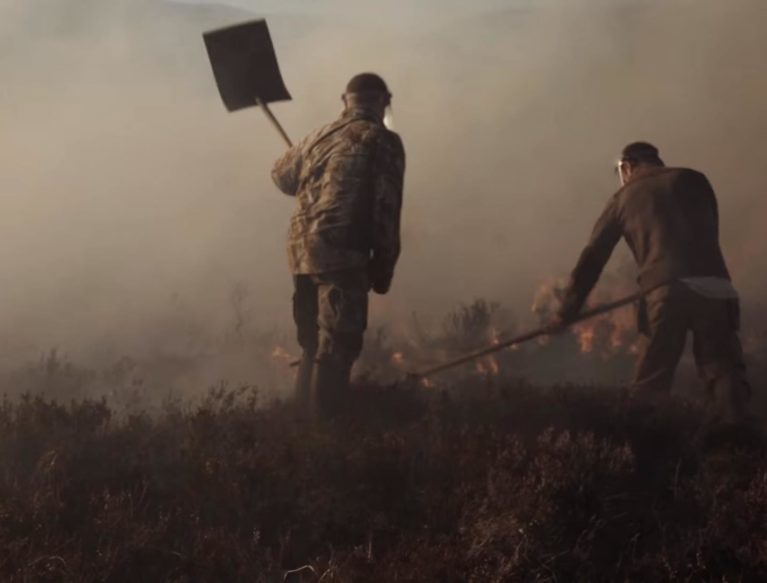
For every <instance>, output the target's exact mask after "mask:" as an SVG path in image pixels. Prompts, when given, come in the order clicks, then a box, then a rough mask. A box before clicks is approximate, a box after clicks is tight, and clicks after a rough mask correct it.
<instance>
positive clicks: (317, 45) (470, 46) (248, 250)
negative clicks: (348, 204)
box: [0, 0, 767, 354]
mask: <svg viewBox="0 0 767 583" xmlns="http://www.w3.org/2000/svg"><path fill="white" fill-rule="evenodd" d="M239 6H240V9H237V8H233V7H231V6H230V7H225V6H222V5H216V6H192V5H189V4H187V5H184V4H177V3H176V4H173V3H169V2H165V1H164V0H67V1H66V2H61V0H23V1H19V0H0V78H2V79H3V83H2V85H0V281H1V282H2V289H0V295H1V297H2V311H0V328H1V329H2V330H3V333H2V334H1V335H0V341H1V342H2V344H1V345H0V348H4V352H3V353H4V354H11V353H12V352H13V350H16V351H17V352H19V353H22V352H25V351H26V352H29V351H34V350H37V349H38V348H39V347H41V346H46V345H59V346H64V347H68V348H70V350H71V351H72V352H74V353H76V354H77V353H89V352H93V351H94V350H103V351H107V350H114V351H120V350H128V351H133V350H149V349H152V348H153V347H155V346H165V345H167V344H170V345H173V343H174V342H176V340H175V339H177V338H178V337H179V336H183V335H190V334H194V333H198V332H200V333H201V332H207V333H210V334H212V335H216V334H220V333H221V331H222V330H223V329H225V327H226V326H227V325H228V323H229V321H230V319H231V308H230V300H229V297H230V293H231V290H232V289H233V288H234V287H235V286H236V285H237V284H238V283H244V284H246V285H247V286H248V289H249V290H250V298H249V301H250V302H251V307H252V313H253V317H254V319H256V320H257V322H258V324H259V325H260V326H263V327H271V326H280V327H288V326H289V321H290V309H289V301H290V277H289V274H288V273H287V264H286V259H285V250H284V241H285V232H286V229H287V224H288V218H289V215H290V212H291V211H292V201H291V200H289V199H287V198H285V197H282V196H281V195H279V194H278V193H277V191H276V189H275V188H274V186H273V185H272V184H271V181H270V179H269V170H270V168H271V164H272V162H273V161H274V160H275V159H276V158H277V157H278V156H279V155H280V154H281V152H282V144H281V142H280V140H279V138H278V137H277V136H276V134H275V133H274V132H273V130H272V129H271V128H270V127H269V126H268V124H267V123H266V122H265V120H264V119H262V116H261V114H260V112H258V111H256V110H248V111H243V112H238V113H235V114H227V113H226V111H225V110H224V108H223V106H222V105H221V103H220V99H219V98H218V95H217V94H216V89H215V86H214V83H213V80H212V75H211V72H210V67H209V64H208V62H207V57H206V55H205V51H204V47H203V45H202V41H201V37H200V35H201V33H202V32H203V31H205V30H208V29H211V28H215V27H219V26H223V25H228V24H232V23H235V22H240V21H242V20H246V19H249V18H255V17H258V16H264V15H265V16H267V18H268V22H269V25H270V29H271V31H272V36H273V38H274V41H275V45H276V48H277V51H278V54H279V59H280V65H281V68H282V72H283V76H284V77H285V80H286V82H287V83H288V86H289V88H290V90H291V92H292V94H293V97H294V101H293V102H291V103H284V104H278V105H275V107H274V110H275V112H276V113H277V115H278V116H279V117H280V119H281V120H282V121H283V122H284V125H285V126H286V128H287V130H288V132H289V133H290V134H291V135H292V136H293V137H294V138H299V137H300V136H301V135H302V134H303V133H305V132H308V131H309V130H310V129H312V128H314V127H316V126H318V125H320V124H323V123H326V122H328V121H330V120H331V119H333V118H334V117H335V116H336V115H337V114H338V113H339V112H340V105H341V104H340V99H339V96H340V94H341V92H342V90H343V86H344V85H345V83H346V81H347V80H348V78H349V77H351V76H352V75H353V74H355V73H357V72H359V71H362V70H375V71H378V72H380V73H381V74H382V75H384V77H385V78H386V79H387V81H388V82H389V84H390V86H391V87H392V90H393V93H394V109H395V118H396V124H397V129H398V131H399V132H400V133H401V134H402V137H403V139H404V142H405V147H406V150H407V155H408V171H407V177H406V193H405V208H404V223H403V244H404V251H403V256H402V260H401V264H400V266H399V269H398V272H397V276H396V280H395V285H394V288H393V290H392V293H391V295H390V296H387V297H386V298H376V300H375V302H374V304H373V312H374V320H373V321H374V323H376V324H379V323H384V322H390V321H400V320H402V319H405V318H407V317H409V315H410V313H411V312H412V311H417V312H419V313H420V314H423V316H424V318H428V317H429V315H433V316H434V317H437V316H438V315H439V314H441V313H442V312H443V311H444V310H446V309H448V308H449V307H450V306H453V305H455V304H456V303H457V302H459V301H470V300H471V299H473V298H475V297H487V298H489V299H495V300H499V301H502V302H504V303H506V304H508V305H510V306H511V307H512V308H513V309H515V310H516V311H518V312H519V313H520V314H527V312H528V310H529V305H530V302H531V301H532V298H533V296H534V293H535V289H536V288H537V286H538V284H539V283H540V282H541V281H543V280H545V279H547V278H551V277H557V276H561V275H565V274H566V273H567V272H568V271H569V270H570V268H571V267H572V264H573V263H574V262H575V259H576V257H577V255H578V253H579V251H580V248H581V246H582V245H583V243H584V242H585V240H586V237H587V236H588V233H589V231H590V229H591V225H592V223H593V221H594V219H595V218H596V216H597V214H598V213H599V212H600V211H601V209H602V207H603V205H604V203H605V201H606V200H607V198H608V197H609V196H610V194H612V192H613V191H614V190H615V189H616V181H615V176H614V175H613V173H612V169H611V163H612V161H613V159H614V157H615V155H616V153H617V152H618V151H619V150H620V148H621V147H622V146H623V145H625V143H627V142H629V141H633V140H637V139H646V140H651V141H654V142H656V143H657V145H658V146H659V147H660V148H661V150H662V153H663V155H664V158H665V159H666V161H667V162H668V163H669V164H673V165H687V166H692V167H695V168H699V169H701V170H703V171H705V172H706V173H707V174H708V175H709V177H710V178H711V180H712V182H713V183H714V186H715V187H716V189H717V192H718V194H719V198H720V205H721V209H722V239H723V244H724V248H725V253H726V255H727V256H728V259H729V261H730V263H731V266H732V268H733V272H734V274H735V277H736V283H737V284H738V286H739V287H740V288H741V290H742V292H743V295H744V299H746V301H748V302H755V301H758V300H760V299H761V297H762V294H763V292H764V290H765V287H767V286H766V285H765V284H767V276H765V275H764V273H763V272H762V270H761V269H757V268H755V266H759V265H764V264H765V260H767V251H766V249H767V235H766V234H765V230H764V227H763V224H762V223H763V220H764V216H765V211H766V210H767V207H766V205H765V202H764V201H765V196H764V193H763V189H764V187H763V178H762V171H761V166H762V159H763V158H764V153H765V147H764V136H765V135H767V118H766V117H765V115H764V103H766V102H767V86H766V84H765V79H767V63H766V62H765V59H764V55H765V54H767V39H766V38H765V35H764V34H763V30H762V27H763V22H764V18H765V16H766V15H765V6H766V4H765V3H764V1H763V0H732V1H729V2H722V1H721V0H697V1H694V2H693V1H686V0H614V1H610V0H578V1H577V2H573V1H572V0H539V1H535V2H534V1H532V0H528V1H521V0H520V1H519V2H512V1H508V2H500V1H498V2H490V1H477V0H472V1H466V2H458V1H457V0H452V1H446V0H428V1H420V2H415V1H409V2H408V1H405V0H395V1H393V2H387V3H385V6H384V7H381V6H380V4H379V3H375V4H373V3H369V2H359V1H353V0H338V1H332V2H325V1H323V0H304V1H290V0H269V1H258V2H256V1H255V0H241V1H240V2H239ZM244 8H247V9H248V10H243V9H244ZM620 256H623V257H624V260H625V251H622V252H621V253H620V254H619V257H620ZM619 264H620V259H618V260H616V261H615V262H613V265H612V267H611V269H612V268H615V267H616V266H617V265H619Z"/></svg>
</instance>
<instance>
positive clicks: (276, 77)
mask: <svg viewBox="0 0 767 583" xmlns="http://www.w3.org/2000/svg"><path fill="white" fill-rule="evenodd" d="M202 36H203V39H204V40H205V47H206V49H207V50H208V57H209V58H210V64H211V66H212V67H213V75H214V77H215V78H216V85H218V91H219V93H220V94H221V99H222V100H223V102H224V106H225V107H226V109H227V111H237V110H239V109H244V108H246V107H253V106H259V107H260V108H261V110H262V111H263V112H264V114H265V115H266V117H267V119H268V120H269V122H270V123H271V124H272V125H273V126H274V128H275V129H276V130H277V132H278V133H279V134H280V136H281V137H282V139H283V140H285V143H286V144H287V145H288V147H290V146H292V145H293V143H292V142H291V141H290V138H289V137H288V134H287V133H286V132H285V130H284V129H283V127H282V125H281V124H280V122H279V121H277V118H276V117H275V116H274V114H273V113H272V110H271V109H269V103H273V102H275V101H289V100H290V99H291V97H290V93H288V90H287V88H286V87H285V83H284V82H283V80H282V75H281V74H280V67H279V65H278V64H277V55H276V54H275V52H274V45H273V44H272V38H271V36H270V35H269V29H268V28H267V26H266V21H265V20H256V21H254V22H246V23H245V24H238V25H236V26H230V27H228V28H222V29H219V30H213V31H210V32H206V33H205V34H203V35H202Z"/></svg>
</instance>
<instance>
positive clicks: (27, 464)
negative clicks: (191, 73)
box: [0, 378, 767, 582]
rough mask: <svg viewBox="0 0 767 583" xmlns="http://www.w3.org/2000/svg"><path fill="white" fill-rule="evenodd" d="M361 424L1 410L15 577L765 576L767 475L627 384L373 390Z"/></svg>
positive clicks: (233, 400)
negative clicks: (633, 395)
mask: <svg viewBox="0 0 767 583" xmlns="http://www.w3.org/2000/svg"><path fill="white" fill-rule="evenodd" d="M350 409H351V411H350V414H349V415H348V416H347V417H345V418H342V419H338V420H335V421H326V422H319V423H311V422H308V421H306V420H305V419H303V418H302V417H301V415H300V413H299V412H298V411H297V410H296V409H295V408H294V406H293V405H292V404H291V403H290V402H289V401H286V402H283V401H279V400H266V399H264V398H262V397H260V396H259V394H258V392H257V391H255V390H254V389H251V388H242V389H228V388H226V387H225V386H222V387H220V388H218V389H216V390H213V391H211V392H210V393H209V394H208V396H207V397H206V398H205V399H203V400H202V401H199V402H197V403H195V404H191V403H187V404H184V403H181V402H177V401H167V402H166V403H165V404H164V405H163V406H162V407H161V408H160V409H159V410H153V411H151V412H143V411H140V410H131V411H127V412H126V411H116V410H114V409H113V407H112V405H109V404H107V402H105V401H101V400H93V399H80V400H73V401H71V402H66V403H57V402H54V401H52V400H49V399H48V398H43V397H41V396H36V397H32V396H27V397H24V398H21V399H13V400H6V401H5V402H4V403H3V405H2V407H0V467H1V468H2V473H0V500H1V501H2V502H0V579H2V580H4V581H78V582H79V581H178V582H181V581H282V580H287V581H318V580H321V581H371V582H375V581H387V582H389V581H419V582H420V581H482V582H487V581H663V580H674V581H757V580H764V579H765V578H767V464H765V458H764V455H763V452H762V451H761V450H760V449H759V448H758V447H753V446H752V447H747V446H744V445H742V444H741V445H740V446H738V447H736V446H722V447H717V448H713V449H710V450H708V451H703V450H702V449H701V448H700V447H699V446H698V445H697V442H696V441H695V439H694V437H695V436H696V435H697V431H698V429H699V427H700V425H701V422H702V419H703V417H702V411H701V410H700V408H699V406H698V405H697V404H696V403H695V402H692V403H688V402H685V401H682V400H675V401H671V402H668V403H665V404H662V405H660V406H658V407H650V406H649V405H647V404H644V403H642V402H636V401H635V400H633V399H630V398H628V396H627V395H626V393H625V392H624V391H623V390H622V389H619V388H614V387H597V386H559V387H554V388H549V389H542V388H537V387H534V386H530V385H528V384H526V383H524V382H520V381H512V380H505V381H502V380H494V379H491V378H487V379H484V380H479V379H475V380H474V381H465V382H461V383H458V384H457V385H456V386H452V387H448V386H442V387H438V388H432V389H426V388H423V387H422V386H408V385H406V384H392V385H389V386H379V385H375V384H373V383H365V382H363V383H361V384H359V385H358V386H357V387H356V389H355V393H354V397H353V399H352V402H351V407H350Z"/></svg>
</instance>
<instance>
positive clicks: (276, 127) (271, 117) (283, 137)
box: [256, 97, 293, 148]
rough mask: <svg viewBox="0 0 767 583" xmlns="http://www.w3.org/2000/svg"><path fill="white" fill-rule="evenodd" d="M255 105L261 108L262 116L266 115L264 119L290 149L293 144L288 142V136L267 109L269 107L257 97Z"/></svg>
mask: <svg viewBox="0 0 767 583" xmlns="http://www.w3.org/2000/svg"><path fill="white" fill-rule="evenodd" d="M256 103H257V104H258V105H260V106H261V109H262V110H263V112H264V115H266V118H267V119H268V120H269V121H270V122H272V125H273V126H274V128H275V129H276V130H277V132H278V133H279V134H280V135H281V136H282V139H283V140H285V143H286V144H287V145H288V148H292V147H293V142H291V141H290V138H289V137H288V134H287V133H286V132H285V130H284V129H283V127H282V125H280V122H279V121H277V118H276V117H274V114H273V113H272V110H271V109H269V105H268V104H267V103H266V102H265V101H261V99H260V98H259V97H256Z"/></svg>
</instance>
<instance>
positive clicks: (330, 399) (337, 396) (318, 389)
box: [311, 360, 351, 419]
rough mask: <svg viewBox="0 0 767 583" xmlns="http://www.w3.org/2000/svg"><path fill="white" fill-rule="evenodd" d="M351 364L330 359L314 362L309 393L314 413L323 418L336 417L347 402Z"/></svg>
mask: <svg viewBox="0 0 767 583" xmlns="http://www.w3.org/2000/svg"><path fill="white" fill-rule="evenodd" d="M350 376H351V366H347V365H344V364H340V363H338V362H334V361H331V360H321V361H318V362H316V363H315V364H314V373H313V375H312V383H311V393H312V397H313V401H314V406H315V410H316V413H317V415H318V416H319V417H321V418H323V419H331V418H334V417H338V416H339V415H340V414H342V413H343V411H344V409H345V406H346V405H347V404H348V393H349V377H350Z"/></svg>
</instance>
